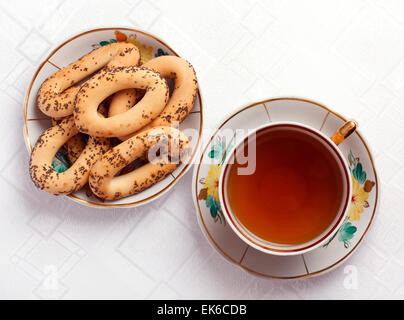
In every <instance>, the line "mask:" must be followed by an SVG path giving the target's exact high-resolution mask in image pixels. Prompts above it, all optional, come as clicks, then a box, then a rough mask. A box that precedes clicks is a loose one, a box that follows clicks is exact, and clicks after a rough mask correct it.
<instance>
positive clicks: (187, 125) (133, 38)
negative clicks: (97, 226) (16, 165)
mask: <svg viewBox="0 0 404 320" xmlns="http://www.w3.org/2000/svg"><path fill="white" fill-rule="evenodd" d="M123 39H126V41H128V42H132V43H134V44H135V45H136V46H137V47H138V48H139V50H140V52H141V60H142V63H144V62H146V61H148V60H150V59H152V58H154V57H158V56H161V55H175V56H178V54H177V53H176V52H175V51H174V50H173V49H172V48H171V47H169V46H168V45H167V44H165V43H164V42H163V41H161V40H159V39H158V38H157V37H155V36H153V35H151V34H149V33H146V32H143V31H139V30H134V29H129V28H102V29H95V30H90V31H86V32H83V33H81V34H78V35H75V36H73V37H71V38H69V39H68V40H66V41H65V42H63V43H62V44H61V45H59V46H58V47H57V48H56V49H55V50H53V51H52V52H51V54H50V55H49V56H48V57H47V58H46V59H45V61H44V62H42V63H41V65H40V66H39V68H38V69H37V71H36V72H35V74H34V77H33V78H32V80H31V84H30V86H29V88H28V91H27V95H26V98H25V107H24V137H25V144H26V146H27V149H28V151H29V152H31V150H32V148H33V146H34V145H35V142H36V141H37V139H38V137H39V136H40V135H41V134H42V132H44V131H45V130H46V129H47V128H49V127H50V126H51V119H50V118H49V117H47V116H46V115H44V114H43V113H42V112H41V111H40V110H38V108H37V107H36V95H37V91H38V89H39V87H40V86H41V84H42V83H43V82H44V81H45V80H46V79H47V78H48V77H49V76H51V75H52V74H54V73H55V72H56V71H58V70H60V68H62V67H64V66H67V65H68V64H70V63H72V62H74V61H76V60H77V59H79V58H80V57H82V56H83V55H85V54H87V53H88V52H90V51H91V50H93V49H96V48H98V47H100V46H103V45H106V44H108V43H112V42H117V41H118V40H123ZM202 124H203V121H202V99H201V95H200V92H199V91H198V94H197V96H196V98H195V102H194V107H193V109H192V111H191V112H190V113H189V114H188V116H187V117H186V118H185V120H184V121H183V122H182V123H181V124H180V126H179V129H180V130H182V131H183V130H196V132H199V135H198V136H195V137H193V139H192V140H191V149H192V150H191V157H189V158H188V159H187V161H186V162H184V163H182V164H181V165H180V166H179V167H178V168H177V169H176V170H175V171H173V172H172V173H171V174H170V175H168V176H167V177H166V178H165V179H163V180H162V181H160V182H158V183H156V184H155V185H153V186H152V187H150V188H148V189H146V190H144V191H142V192H141V193H139V194H136V195H133V196H130V197H127V198H123V199H119V200H115V201H105V202H103V201H102V200H100V199H98V198H96V197H95V196H94V195H92V193H91V192H89V189H85V188H82V189H81V190H79V191H77V192H75V193H73V194H71V195H68V197H69V198H71V199H72V200H74V201H77V202H79V203H80V204H84V205H89V206H95V207H106V208H108V207H135V206H139V205H142V204H145V203H148V202H150V201H152V200H155V199H157V198H158V197H160V196H162V195H163V194H164V193H166V192H167V191H169V190H170V189H171V188H172V187H173V186H174V185H175V184H176V183H177V182H178V181H179V179H180V178H181V177H182V176H183V175H184V174H185V172H187V170H189V168H190V164H191V162H192V159H193V158H194V157H195V155H196V151H197V150H198V146H199V142H200V137H201V132H202Z"/></svg>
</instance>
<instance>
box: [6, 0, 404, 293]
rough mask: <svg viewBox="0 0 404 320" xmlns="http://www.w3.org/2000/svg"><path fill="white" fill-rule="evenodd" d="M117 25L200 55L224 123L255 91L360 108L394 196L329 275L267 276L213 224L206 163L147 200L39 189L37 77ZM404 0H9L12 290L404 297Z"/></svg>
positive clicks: (201, 71) (353, 110) (211, 122)
mask: <svg viewBox="0 0 404 320" xmlns="http://www.w3.org/2000/svg"><path fill="white" fill-rule="evenodd" d="M103 26H128V27H134V28H140V29H143V30H146V31H150V32H152V33H154V34H156V35H158V36H159V37H161V38H162V39H163V40H165V41H166V42H167V43H168V44H169V45H171V46H172V47H173V48H174V49H175V50H176V51H177V52H178V53H179V54H180V55H182V56H183V57H185V58H186V59H188V60H190V61H191V62H192V63H193V65H194V66H195V68H196V70H197V74H198V77H199V81H200V87H201V91H202V96H203V101H204V124H205V126H207V127H210V128H212V127H214V126H216V125H217V124H218V122H219V121H220V120H221V119H222V118H223V117H224V116H225V115H226V114H227V113H229V112H231V111H232V110H233V109H235V108H237V107H239V106H241V105H242V104H245V103H247V102H251V101H258V100H261V99H264V98H269V97H273V96H280V95H293V96H302V97H307V98H312V99H315V100H319V101H322V102H323V103H325V104H327V105H329V106H330V107H331V108H333V109H334V110H336V111H337V112H339V113H342V114H344V115H346V116H348V117H353V118H355V119H356V120H357V121H358V122H359V123H360V126H361V130H362V132H363V133H364V135H365V137H366V138H367V139H368V141H369V144H370V146H371V147H372V150H373V152H374V156H375V160H376V165H377V169H378V173H379V176H380V180H381V187H382V199H381V205H380V209H379V213H378V216H377V219H376V221H375V224H374V226H373V228H371V230H370V231H369V233H368V235H367V236H366V238H365V240H364V242H363V244H362V246H361V247H360V248H359V250H358V251H357V252H356V253H355V254H354V255H353V257H351V258H350V259H349V261H348V262H347V264H345V265H344V266H346V265H351V266H354V267H355V268H356V270H357V271H358V272H357V275H358V279H357V280H358V281H357V285H354V286H352V285H349V281H348V280H347V274H345V273H344V270H346V269H344V266H342V267H340V268H338V269H336V270H334V271H332V272H330V273H328V274H326V275H323V276H319V277H316V278H310V279H303V280H292V281H280V280H277V281H276V280H267V279H262V278H257V277H255V276H252V275H250V274H247V273H246V272H244V271H242V270H240V269H239V268H238V267H236V266H234V265H232V264H230V263H228V262H227V261H225V260H223V258H222V257H221V256H220V255H219V254H218V253H216V252H215V251H214V250H213V249H212V248H211V247H210V245H209V244H208V243H207V241H206V240H205V238H204V236H203V235H202V233H201V231H200V230H199V227H198V224H197V221H196V216H195V211H194V206H193V202H192V198H191V192H190V186H191V180H192V172H188V174H187V175H185V176H184V177H183V179H182V180H181V181H180V182H179V183H178V184H177V185H176V186H175V187H174V188H173V189H172V190H171V191H170V192H169V193H168V194H167V195H165V196H163V197H162V198H161V199H160V200H158V201H156V202H153V203H152V204H150V205H146V206H144V207H140V208H137V209H111V210H97V209H92V208H87V207H83V206H80V205H78V204H75V203H73V202H72V201H71V200H69V199H67V198H64V197H53V196H49V195H47V194H44V193H42V192H40V191H37V190H36V189H35V187H34V186H33V184H32V183H31V181H30V179H29V176H28V159H29V157H28V153H27V151H26V149H25V145H24V141H23V134H22V128H23V104H24V96H25V91H26V90H27V88H28V85H29V82H30V80H31V78H32V76H33V74H34V71H35V70H36V68H37V67H38V65H39V63H40V62H41V61H42V60H43V59H44V58H45V57H46V56H47V54H48V53H49V52H50V50H51V49H52V48H54V47H55V46H57V45H58V44H59V43H60V42H61V41H62V40H64V39H66V38H67V37H69V36H70V35H72V34H75V33H78V32H81V31H85V30H86V29H92V28H97V27H103ZM403 39H404V2H403V1H400V0H396V1H393V0H391V1H385V0H375V1H370V0H369V1H367V0H366V1H365V0H363V1H362V0H355V1H348V0H347V1H342V0H334V1H330V0H328V1H321V0H318V1H314V0H313V1H308V0H306V1H298V0H296V1H281V0H278V1H254V0H249V1H246V0H238V1H234V0H220V1H219V0H209V1H208V0H204V1H187V0H184V1H163V0H162V1H147V0H137V1H130V0H115V1H105V0H97V1H89V0H88V1H69V0H46V1H45V0H41V1H23V0H1V1H0V48H1V50H0V70H1V73H0V101H1V112H0V117H1V119H2V121H1V125H0V133H1V137H2V139H1V140H0V148H1V149H0V150H1V156H0V191H1V192H0V194H1V195H0V199H1V201H0V210H1V214H0V298H27V299H31V298H33V299H38V298H39V299H49V298H56V299H63V298H64V299H69V298H212V299H214V298H264V299H267V298H298V299H300V298H302V299H311V298H320V299H323V298H347V299H355V298H404V232H403V227H404V215H403V194H404V135H403V130H402V128H403V122H404V111H403V110H404V109H403V102H404V100H403V98H404V41H403Z"/></svg>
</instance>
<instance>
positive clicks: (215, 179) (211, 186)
mask: <svg viewBox="0 0 404 320" xmlns="http://www.w3.org/2000/svg"><path fill="white" fill-rule="evenodd" d="M221 170H222V166H221V165H218V164H216V165H211V166H210V168H209V172H208V175H207V176H206V178H205V183H204V184H203V186H204V188H206V189H207V194H208V195H211V196H213V197H214V198H215V199H216V200H217V201H219V177H220V171H221Z"/></svg>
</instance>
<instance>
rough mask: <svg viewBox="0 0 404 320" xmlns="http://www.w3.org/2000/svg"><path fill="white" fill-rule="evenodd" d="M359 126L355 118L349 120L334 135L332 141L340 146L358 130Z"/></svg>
mask: <svg viewBox="0 0 404 320" xmlns="http://www.w3.org/2000/svg"><path fill="white" fill-rule="evenodd" d="M357 127H358V123H357V122H356V121H355V120H348V121H347V122H345V123H344V124H343V125H342V127H341V128H339V129H338V130H337V131H335V133H334V134H333V135H332V137H331V140H332V142H334V143H335V144H336V145H337V146H338V145H339V144H340V143H341V142H343V141H344V140H345V139H346V138H348V137H349V136H350V135H351V134H352V133H353V132H354V131H355V130H356V128H357Z"/></svg>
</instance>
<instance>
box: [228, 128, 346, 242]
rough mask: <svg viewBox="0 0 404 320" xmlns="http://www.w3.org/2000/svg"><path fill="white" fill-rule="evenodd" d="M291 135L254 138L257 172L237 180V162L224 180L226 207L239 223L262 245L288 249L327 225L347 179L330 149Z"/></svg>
mask: <svg viewBox="0 0 404 320" xmlns="http://www.w3.org/2000/svg"><path fill="white" fill-rule="evenodd" d="M293 130H295V129H292V128H291V129H289V128H287V127H280V128H278V129H277V128H276V127H275V128H271V129H269V130H268V129H264V130H263V131H262V132H259V133H257V135H256V170H255V172H254V173H253V174H250V175H239V174H238V171H237V170H238V168H240V167H246V164H244V165H241V164H240V163H239V162H237V157H235V158H236V159H235V161H234V164H232V165H230V168H229V169H228V170H229V173H228V180H227V199H228V203H229V204H230V207H231V210H232V211H233V213H234V215H235V216H236V217H237V218H238V220H239V221H240V222H241V224H243V225H244V226H245V227H246V228H247V229H248V230H249V231H250V232H252V233H253V234H255V235H256V236H258V237H260V238H262V239H264V240H267V241H270V242H273V243H278V244H290V245H293V244H301V243H305V242H308V241H310V240H312V239H314V238H316V237H317V236H319V235H320V234H322V233H323V232H324V231H325V230H326V229H327V228H328V227H329V226H330V224H331V223H332V222H333V221H334V219H335V218H336V215H337V214H338V212H339V210H340V206H341V203H342V202H343V199H342V198H343V196H344V179H345V177H344V173H343V171H342V169H341V164H340V162H338V161H339V160H338V159H337V158H336V157H335V156H334V155H333V154H332V153H331V152H330V150H329V147H327V146H326V145H324V144H323V143H322V142H320V141H319V140H318V138H315V137H313V136H312V135H310V134H309V133H307V132H305V131H298V132H296V131H293ZM246 143H247V142H245V150H247V147H246ZM238 152H240V151H238ZM249 161H251V159H250V160H249Z"/></svg>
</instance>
